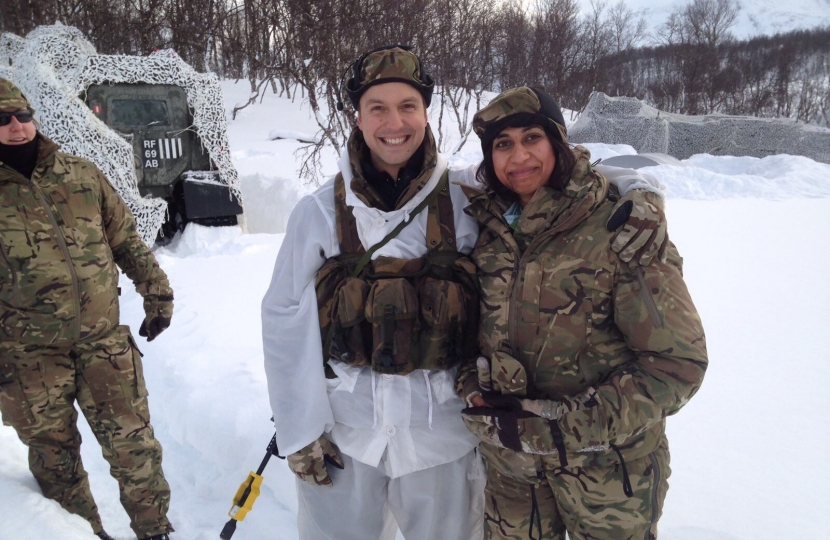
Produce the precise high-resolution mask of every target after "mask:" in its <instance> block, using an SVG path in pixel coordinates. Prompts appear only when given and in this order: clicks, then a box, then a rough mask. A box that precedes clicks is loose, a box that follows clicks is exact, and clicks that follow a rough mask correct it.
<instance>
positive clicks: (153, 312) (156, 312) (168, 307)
mask: <svg viewBox="0 0 830 540" xmlns="http://www.w3.org/2000/svg"><path fill="white" fill-rule="evenodd" d="M144 313H145V314H146V316H145V317H144V320H143V321H142V322H141V327H140V328H139V329H138V335H139V336H141V337H146V338H147V341H148V342H150V341H153V340H154V339H156V337H157V336H158V335H159V334H161V333H162V332H164V330H165V329H167V327H168V326H170V320H171V319H172V318H173V295H169V296H159V295H149V294H148V295H147V296H145V297H144Z"/></svg>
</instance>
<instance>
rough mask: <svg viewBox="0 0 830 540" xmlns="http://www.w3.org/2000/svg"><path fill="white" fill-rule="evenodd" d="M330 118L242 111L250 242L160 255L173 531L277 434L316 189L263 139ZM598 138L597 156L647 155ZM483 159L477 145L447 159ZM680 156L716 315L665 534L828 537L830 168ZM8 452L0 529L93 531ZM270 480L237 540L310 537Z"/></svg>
mask: <svg viewBox="0 0 830 540" xmlns="http://www.w3.org/2000/svg"><path fill="white" fill-rule="evenodd" d="M223 90H224V93H225V104H226V108H227V110H228V111H230V110H231V108H232V104H233V103H236V102H239V101H244V98H245V96H246V95H247V94H248V92H249V87H248V85H247V83H246V82H241V83H239V84H234V83H233V82H228V81H226V82H223ZM315 126H316V124H315V122H314V119H313V116H312V115H311V113H310V112H309V111H308V109H307V107H306V106H305V105H304V104H303V103H302V100H301V99H300V98H298V99H297V100H296V102H294V103H292V102H291V101H290V100H289V99H287V98H286V97H282V98H280V97H277V96H273V95H272V94H270V91H269V92H268V93H266V96H265V99H264V100H263V102H262V103H257V104H255V105H252V106H249V107H247V108H246V109H244V110H242V111H241V112H240V113H239V114H238V116H237V120H235V121H232V122H229V129H230V141H231V146H232V150H233V152H232V156H233V160H234V165H235V166H236V168H237V169H238V171H239V172H240V177H241V181H242V188H243V195H244V200H245V201H246V217H247V224H248V230H249V234H242V233H241V230H240V229H239V228H238V227H227V228H206V227H200V226H195V225H189V226H188V227H187V229H186V230H185V232H184V233H183V234H182V235H180V236H178V237H176V238H175V239H174V240H173V242H172V243H171V244H169V245H168V246H167V247H164V248H157V249H156V255H157V257H158V260H159V263H160V264H161V266H162V267H163V268H164V269H165V271H166V272H167V273H168V275H169V276H170V280H171V283H172V286H173V288H174V290H175V295H176V307H175V315H174V317H173V324H172V326H171V327H170V329H168V330H167V331H166V332H165V333H164V334H162V335H161V337H159V338H158V339H156V340H155V341H153V342H152V343H146V342H145V341H144V340H143V339H141V338H139V346H140V347H141V349H142V351H143V353H144V369H145V376H146V379H147V386H148V388H149V390H150V406H151V410H152V422H153V426H154V427H155V432H156V436H157V437H158V439H159V440H160V441H161V442H162V444H163V446H164V470H165V473H166V476H167V478H168V481H169V482H170V485H171V487H172V492H173V499H172V505H171V509H170V518H171V520H172V521H173V523H174V525H175V527H176V533H174V534H173V538H175V539H181V540H202V539H205V540H206V539H211V540H215V539H216V538H218V536H219V531H220V530H221V529H222V526H223V525H224V523H225V522H226V521H227V519H228V517H227V511H228V510H229V509H230V507H231V499H232V497H233V495H234V493H235V492H236V490H237V487H238V486H239V484H240V483H241V482H242V481H243V480H244V479H245V478H246V475H247V474H248V472H249V471H253V470H255V469H256V467H257V466H258V465H259V463H260V461H261V459H262V457H263V456H264V453H265V447H266V446H267V444H268V442H269V440H270V438H271V436H272V434H273V429H272V425H271V423H270V422H269V418H270V416H271V411H270V408H269V403H268V396H267V390H266V381H265V374H264V371H263V367H262V348H261V338H260V336H261V326H260V318H259V309H260V301H261V298H262V296H263V294H264V293H265V290H266V288H267V286H268V283H269V280H270V277H271V273H272V270H273V264H274V260H275V258H276V254H277V250H278V249H279V246H280V243H281V241H282V238H283V236H282V234H281V233H282V232H283V231H284V230H285V221H286V219H287V216H288V213H289V212H290V210H291V208H292V207H293V205H294V204H295V203H296V201H297V200H298V199H299V198H300V197H301V196H302V195H303V194H305V193H308V192H310V191H311V190H313V189H314V186H313V185H306V184H303V183H302V182H300V181H298V180H297V179H296V171H297V169H298V164H299V161H300V159H301V156H299V155H296V154H295V152H296V150H297V149H299V148H301V147H302V146H303V145H302V143H300V142H298V141H291V140H279V141H271V140H269V138H268V134H269V132H271V131H272V130H274V129H283V128H290V129H291V130H297V131H303V132H307V133H314V132H315ZM450 127H451V128H452V126H450ZM453 129H454V128H453ZM451 142H452V141H451ZM455 142H457V136H456V139H455ZM588 146H589V148H591V150H592V153H593V155H594V157H611V156H613V155H620V154H633V153H635V152H634V150H633V149H632V148H631V147H630V146H624V145H600V144H597V145H588ZM479 157H480V153H479V150H478V140H477V139H476V138H475V137H472V138H471V140H470V141H469V142H468V144H467V145H465V146H464V148H463V149H462V151H461V152H460V153H459V154H458V155H456V156H454V157H453V160H452V163H453V164H454V166H462V165H464V164H471V163H475V162H476V160H477V159H479ZM336 159H337V156H336V153H335V152H334V151H329V152H327V153H326V154H325V155H324V156H323V170H324V172H326V173H329V174H330V173H333V172H334V170H335V163H336ZM683 163H684V166H683V167H672V166H665V165H664V166H659V167H655V168H653V169H651V172H652V173H653V174H656V175H658V176H659V177H660V178H661V179H662V180H663V181H664V182H665V183H666V184H667V186H668V188H669V198H668V200H667V203H666V207H667V208H666V212H667V215H668V219H669V227H670V235H671V238H672V240H673V241H674V242H675V243H676V244H677V245H678V247H679V249H680V252H681V254H682V255H683V256H684V259H685V268H684V275H685V278H686V282H687V284H688V286H689V289H690V291H691V293H692V297H693V298H694V300H695V303H696V305H697V307H698V309H699V311H700V314H701V317H702V319H703V322H704V327H705V329H706V333H707V341H708V347H709V358H710V368H709V371H708V373H707V375H706V380H705V381H704V384H703V387H702V388H701V390H700V392H699V393H698V395H697V396H695V398H694V399H692V401H691V402H690V403H689V404H688V405H687V406H686V407H685V408H684V409H683V410H682V411H680V413H679V414H678V415H676V416H674V417H672V418H670V419H669V420H668V432H669V440H670V444H671V449H672V475H671V477H670V479H669V482H670V489H669V493H668V498H667V501H666V505H665V509H664V514H663V517H662V519H661V521H660V531H661V534H660V538H661V539H662V540H777V539H779V538H799V539H806V540H819V539H825V538H828V532H827V525H826V519H825V512H826V508H827V507H828V504H830V495H828V490H827V486H828V485H830V466H828V465H827V460H826V459H824V457H825V456H824V452H825V451H826V448H827V447H828V445H830V429H828V427H827V425H826V423H825V421H824V415H823V414H822V413H821V412H820V411H822V410H823V409H824V407H825V400H824V397H825V392H826V381H827V380H828V379H830V362H828V361H827V360H828V353H827V351H828V350H830V332H828V331H827V330H826V326H827V324H826V313H827V309H828V305H830V283H829V282H828V280H827V279H826V270H825V269H826V268H827V266H828V263H830V256H829V255H828V250H827V248H826V246H827V233H828V232H830V165H826V164H821V163H816V162H814V161H811V160H809V159H805V158H800V157H795V156H773V157H768V158H764V159H758V158H746V157H713V156H706V155H699V156H693V157H692V158H690V159H688V160H684V161H683ZM121 288H122V291H123V295H122V297H121V306H122V322H124V323H125V324H128V325H130V326H131V327H132V328H133V329H134V330H136V329H137V328H138V326H139V325H140V323H141V320H142V318H143V312H142V308H141V298H140V297H139V296H138V295H137V294H136V293H135V292H134V290H133V289H132V285H131V283H129V281H128V280H126V279H124V280H123V281H122V283H121ZM80 424H81V429H82V434H83V438H84V441H85V442H84V444H83V447H82V454H83V459H84V463H85V466H86V468H87V470H88V472H89V476H90V481H91V484H92V489H93V492H94V493H95V495H96V499H97V501H98V505H99V507H100V510H101V514H102V517H103V520H104V524H105V527H106V529H107V530H108V531H109V532H110V534H112V535H113V536H114V537H115V538H117V539H119V540H126V539H132V538H134V536H133V534H132V532H131V530H130V529H129V525H128V519H127V517H126V515H125V513H124V511H123V509H122V508H121V506H120V504H119V502H118V487H117V484H116V483H115V481H114V480H113V479H112V478H111V477H110V476H109V474H108V466H107V464H106V463H105V462H104V460H103V458H102V457H101V452H100V449H99V447H98V445H97V444H96V443H95V440H94V437H93V436H92V434H91V432H90V431H89V429H88V427H87V426H86V423H85V422H84V421H80ZM0 456H2V458H0V540H44V539H53V538H54V539H61V540H93V539H94V537H93V536H92V534H91V531H90V528H89V526H88V524H87V523H86V522H85V521H84V520H82V519H81V518H78V517H76V516H71V515H69V514H66V513H65V512H64V511H63V510H62V509H60V507H59V506H58V505H57V503H54V502H52V501H48V500H46V499H44V498H43V497H42V496H41V495H40V493H39V490H38V488H37V485H36V483H35V481H34V479H33V478H32V476H31V474H30V473H29V471H28V469H27V458H26V449H25V448H24V446H23V445H22V444H21V443H20V442H19V441H18V439H17V437H16V435H15V433H14V431H13V430H12V429H11V428H9V427H0ZM263 476H264V478H265V481H264V483H263V487H262V495H261V496H260V498H259V499H258V500H257V502H256V504H255V505H254V509H253V511H252V512H250V513H249V514H248V517H247V518H246V519H245V520H244V521H243V522H241V523H240V524H239V526H238V528H237V532H236V534H235V535H234V538H235V539H238V540H245V539H249V540H252V539H255V540H296V539H297V531H296V510H297V503H296V496H295V492H294V479H293V476H292V475H291V473H290V472H289V471H288V468H287V467H286V465H285V464H284V463H283V462H281V461H280V460H278V459H276V458H272V461H271V463H270V464H269V465H268V467H267V468H266V469H265V472H264V475H263ZM437 540H440V539H437Z"/></svg>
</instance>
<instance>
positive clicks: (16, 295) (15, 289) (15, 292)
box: [0, 240, 23, 306]
mask: <svg viewBox="0 0 830 540" xmlns="http://www.w3.org/2000/svg"><path fill="white" fill-rule="evenodd" d="M0 255H2V256H3V260H4V261H6V266H8V268H9V272H11V275H12V299H13V300H14V302H15V304H17V305H18V306H22V305H23V298H22V297H21V296H20V283H19V282H18V280H17V272H15V271H14V267H13V266H12V262H11V261H10V260H9V258H8V257H7V256H6V248H5V246H4V245H3V241H2V240H0Z"/></svg>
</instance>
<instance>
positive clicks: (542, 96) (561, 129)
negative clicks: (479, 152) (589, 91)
mask: <svg viewBox="0 0 830 540" xmlns="http://www.w3.org/2000/svg"><path fill="white" fill-rule="evenodd" d="M517 121H518V122H520V125H525V126H527V125H533V124H539V125H541V126H542V127H543V128H552V129H548V130H547V131H549V132H551V133H553V134H559V137H560V140H561V141H562V142H564V143H567V142H568V132H567V129H566V128H565V118H564V117H563V116H562V110H561V109H560V108H559V104H557V103H556V101H555V100H554V99H553V97H551V96H550V94H548V93H546V92H544V91H542V90H541V89H538V88H530V87H528V86H520V87H518V88H511V89H510V90H506V91H504V92H502V93H501V94H499V95H498V96H496V97H495V99H493V101H491V102H490V103H489V104H488V105H487V106H486V107H484V108H483V109H481V110H480V111H478V112H477V113H476V114H475V116H474V117H473V131H475V132H476V135H478V136H479V138H480V139H481V147H482V149H484V148H485V147H489V146H490V145H491V144H492V143H493V139H495V138H496V135H498V134H499V133H500V132H501V130H502V129H503V128H505V127H507V124H508V123H510V124H511V125H516V124H515V122H517Z"/></svg>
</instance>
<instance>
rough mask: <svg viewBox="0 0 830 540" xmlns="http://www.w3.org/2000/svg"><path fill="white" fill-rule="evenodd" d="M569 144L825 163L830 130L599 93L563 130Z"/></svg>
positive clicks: (681, 156) (684, 155)
mask: <svg viewBox="0 0 830 540" xmlns="http://www.w3.org/2000/svg"><path fill="white" fill-rule="evenodd" d="M568 138H569V139H570V141H571V142H575V143H585V142H597V143H607V144H629V145H631V146H633V147H634V148H635V149H636V150H637V152H640V153H643V152H661V153H664V154H669V155H671V156H674V157H676V158H678V159H686V158H688V157H690V156H692V155H694V154H704V153H705V154H712V155H715V156H726V155H729V156H754V157H765V156H770V155H775V154H792V155H797V156H806V157H808V158H811V159H814V160H816V161H821V162H823V163H830V129H826V128H820V127H816V126H810V125H807V124H803V123H800V122H795V121H793V120H784V119H778V118H755V117H751V116H726V115H720V114H712V115H705V116H686V115H682V114H671V113H665V112H662V111H659V110H657V109H655V108H654V107H650V106H648V105H646V104H645V103H643V102H642V101H640V100H638V99H636V98H629V97H609V96H606V95H605V94H603V93H602V92H596V93H595V94H594V95H593V96H591V101H590V102H589V103H588V106H587V107H586V108H585V111H584V112H583V113H582V114H581V115H580V116H579V120H578V121H577V122H576V124H574V125H573V126H572V127H571V128H569V129H568Z"/></svg>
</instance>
